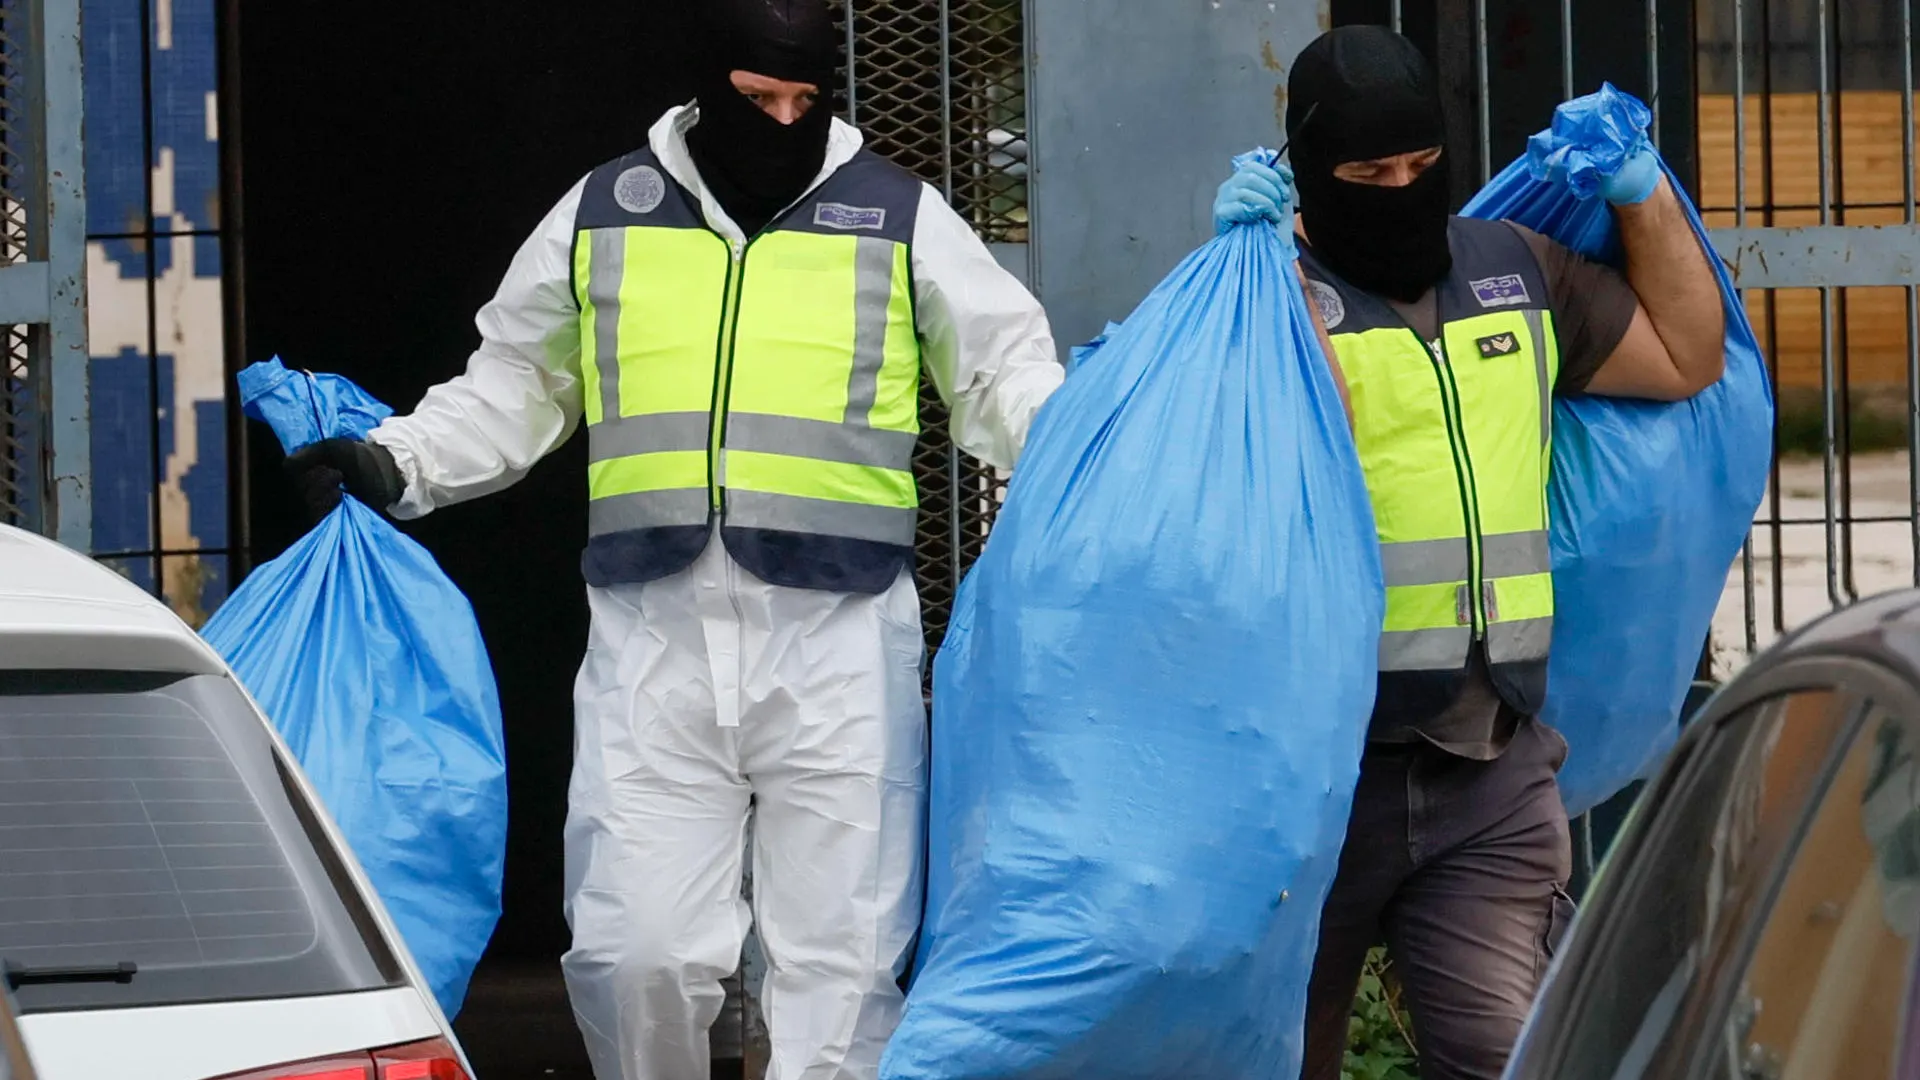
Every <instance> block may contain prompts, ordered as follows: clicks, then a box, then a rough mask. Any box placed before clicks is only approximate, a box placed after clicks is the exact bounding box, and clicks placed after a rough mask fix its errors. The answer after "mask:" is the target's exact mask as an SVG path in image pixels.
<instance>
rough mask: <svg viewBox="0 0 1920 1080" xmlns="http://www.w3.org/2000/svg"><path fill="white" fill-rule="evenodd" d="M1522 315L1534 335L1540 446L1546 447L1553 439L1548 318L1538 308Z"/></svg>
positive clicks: (1530, 332) (1529, 330) (1528, 310)
mask: <svg viewBox="0 0 1920 1080" xmlns="http://www.w3.org/2000/svg"><path fill="white" fill-rule="evenodd" d="M1520 314H1522V315H1524V316H1526V319H1527V333H1529V334H1532V335H1533V370H1534V381H1535V382H1536V383H1537V384H1539V387H1540V445H1541V446H1546V445H1548V444H1549V443H1550V442H1551V441H1552V439H1553V381H1552V379H1551V378H1550V373H1549V372H1548V371H1547V318H1546V315H1545V314H1543V313H1542V312H1541V311H1540V309H1538V308H1528V309H1526V310H1525V311H1522V312H1521V313H1520Z"/></svg>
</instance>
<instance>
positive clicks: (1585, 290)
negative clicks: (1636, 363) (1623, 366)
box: [1508, 222, 1640, 397]
mask: <svg viewBox="0 0 1920 1080" xmlns="http://www.w3.org/2000/svg"><path fill="white" fill-rule="evenodd" d="M1508 224H1509V225H1512V222H1508ZM1513 229H1514V231H1515V232H1517V233H1519V234H1520V236H1521V238H1522V239H1524V240H1526V242H1527V246H1528V247H1530V248H1532V249H1533V257H1534V258H1535V260H1537V261H1538V262H1539V263H1540V273H1541V276H1542V277H1544V278H1545V279H1546V281H1547V293H1548V297H1549V306H1550V307H1551V308H1552V310H1553V324H1554V330H1555V332H1556V334H1557V336H1558V337H1559V339H1560V378H1559V381H1557V382H1556V383H1555V384H1554V388H1553V390H1554V393H1556V394H1559V395H1561V396H1562V397H1572V396H1574V395H1577V394H1580V393H1583V392H1585V390H1586V388H1587V384H1588V383H1589V382H1592V381H1593V377H1594V375H1596V374H1597V373H1599V371H1600V368H1601V366H1602V365H1604V364H1605V363H1606V362H1607V358H1608V357H1611V356H1612V355H1613V350H1614V349H1615V348H1617V347H1618V346H1619V344H1620V341H1621V339H1622V338H1624V337H1626V336H1627V327H1629V326H1631V325H1632V324H1633V315H1634V312H1636V311H1638V310H1639V308H1640V298H1639V297H1638V296H1636V295H1634V292H1633V287H1632V286H1631V285H1628V284H1627V279H1626V278H1625V277H1624V276H1622V275H1621V273H1620V272H1619V271H1618V270H1615V269H1614V268H1612V267H1610V266H1607V265H1604V264H1602V263H1597V262H1594V261H1592V260H1590V259H1588V258H1586V257H1585V256H1583V255H1580V254H1578V253H1576V252H1574V251H1572V250H1571V249H1569V248H1566V247H1564V246H1562V245H1560V244H1558V243H1555V242H1554V241H1552V240H1549V239H1547V238H1546V237H1544V236H1542V235H1540V234H1539V233H1537V232H1534V231H1533V230H1532V229H1528V228H1526V227H1524V226H1521V225H1513Z"/></svg>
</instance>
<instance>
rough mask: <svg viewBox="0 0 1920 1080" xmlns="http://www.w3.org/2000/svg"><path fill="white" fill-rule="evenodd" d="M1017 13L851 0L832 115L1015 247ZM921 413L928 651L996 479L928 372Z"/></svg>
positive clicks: (1003, 2)
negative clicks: (956, 430)
mask: <svg viewBox="0 0 1920 1080" xmlns="http://www.w3.org/2000/svg"><path fill="white" fill-rule="evenodd" d="M1021 15H1022V13H1021V0H937V2H935V0H852V2H851V11H850V12H848V11H846V9H844V8H843V19H842V27H843V30H844V32H845V34H846V56H847V69H846V72H845V74H847V75H848V76H850V77H846V78H843V80H842V85H843V86H844V87H846V88H847V89H846V96H845V99H844V100H843V101H842V102H840V104H841V106H842V115H844V116H846V117H847V118H848V120H850V121H851V122H852V123H854V124H856V125H858V126H859V127H860V128H861V129H862V130H863V131H865V132H866V134H867V137H868V139H869V140H870V145H871V146H872V147H873V149H874V150H875V151H876V152H878V153H881V154H884V155H886V156H887V157H889V158H891V159H892V160H893V161H894V162H895V163H897V164H899V165H901V166H903V167H905V168H907V169H909V170H911V171H913V172H914V173H916V174H918V175H919V176H920V177H921V178H922V179H924V180H926V181H927V182H928V183H930V184H932V185H933V186H934V187H936V188H938V189H939V190H940V191H941V192H942V193H943V194H945V195H946V196H947V201H948V202H950V203H951V204H952V205H953V207H954V208H955V209H956V210H958V211H959V212H960V214H961V216H962V217H964V218H966V219H967V220H968V221H969V222H971V223H972V224H973V227H974V230H975V231H976V232H978V233H979V234H980V236H981V238H982V239H984V240H986V241H987V242H988V243H989V244H990V245H996V246H998V250H999V251H1002V252H1009V253H1013V252H1016V251H1017V250H1018V249H1014V248H1011V247H1009V246H1007V245H1017V244H1024V243H1025V241H1026V239H1027V190H1026V48H1025V36H1024V33H1023V31H1022V26H1023V20H1022V17H1021ZM1018 269H1019V267H1018V266H1016V270H1018ZM920 415H921V422H922V423H923V424H924V425H925V430H924V431H923V433H922V434H921V437H920V444H919V448H918V450H917V451H916V453H915V455H914V471H915V473H916V474H917V476H918V478H919V481H920V508H921V509H920V529H919V536H918V543H917V544H916V550H917V552H918V557H919V565H918V571H919V573H918V577H919V585H920V601H921V610H922V615H923V619H924V622H925V625H926V635H927V653H928V656H929V657H931V656H932V654H933V652H934V650H935V649H937V648H938V647H939V644H940V640H941V638H942V637H944V636H945V635H946V629H947V617H948V615H949V614H950V613H951V612H952V609H953V596H954V592H955V590H957V589H958V588H959V587H960V578H961V576H962V575H964V574H965V573H966V571H967V568H968V567H969V566H971V565H973V561H974V559H976V558H978V557H979V555H980V549H981V547H982V546H983V545H984V544H985V543H986V540H987V530H988V528H989V527H990V526H991V524H992V520H993V514H994V511H995V509H996V508H997V507H998V506H999V501H1000V499H1001V498H1002V497H1003V495H1004V487H1003V482H1002V479H1001V478H999V477H996V476H995V475H994V474H993V471H992V470H990V469H987V468H985V467H983V466H982V465H981V464H980V463H979V462H978V461H975V460H973V459H972V458H969V457H967V456H966V455H964V454H962V453H960V452H959V451H958V450H956V449H955V448H954V446H953V444H952V442H951V441H949V439H948V437H947V414H946V410H945V408H944V407H943V406H942V405H941V403H940V398H939V395H938V394H936V393H935V392H934V388H933V384H932V382H931V381H930V380H929V381H928V382H926V383H925V384H924V385H923V386H922V388H921V412H920ZM931 670H932V665H931V664H929V665H928V671H929V672H930V671H931Z"/></svg>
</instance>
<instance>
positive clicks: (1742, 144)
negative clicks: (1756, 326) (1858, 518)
mask: <svg viewBox="0 0 1920 1080" xmlns="http://www.w3.org/2000/svg"><path fill="white" fill-rule="evenodd" d="M1765 107H1766V104H1765V102H1764V101H1763V102H1762V103H1761V108H1765ZM1733 223H1734V225H1735V227H1737V228H1740V229H1745V228H1746V227H1747V5H1746V0H1733ZM1739 295H1740V300H1741V303H1742V304H1743V305H1744V304H1745V303H1746V294H1745V293H1744V292H1742V293H1740V294H1739ZM1740 582H1741V589H1740V591H1741V599H1742V605H1741V615H1742V617H1743V618H1744V628H1745V630H1746V644H1747V655H1749V656H1751V655H1753V654H1754V652H1755V651H1757V650H1758V649H1759V648H1760V614H1759V611H1758V610H1757V608H1758V598H1757V597H1755V596H1754V578H1753V529H1752V528H1751V527H1750V528H1748V529H1747V539H1746V542H1745V543H1743V544H1741V545H1740Z"/></svg>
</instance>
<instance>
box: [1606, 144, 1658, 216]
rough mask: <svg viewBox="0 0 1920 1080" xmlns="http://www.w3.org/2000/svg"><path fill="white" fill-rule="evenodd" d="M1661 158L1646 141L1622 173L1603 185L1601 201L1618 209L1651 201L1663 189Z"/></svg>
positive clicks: (1639, 146)
mask: <svg viewBox="0 0 1920 1080" xmlns="http://www.w3.org/2000/svg"><path fill="white" fill-rule="evenodd" d="M1663 175H1665V173H1664V171H1663V170H1662V169H1661V168H1660V155H1659V154H1658V153H1656V152H1655V151H1654V149H1653V147H1652V146H1651V145H1649V144H1648V143H1647V141H1646V140H1645V139H1642V140H1641V141H1640V144H1639V145H1638V146H1635V147H1634V148H1633V150H1632V151H1631V152H1630V153H1628V154H1627V159H1626V160H1625V161H1623V162H1621V163H1620V169H1619V171H1617V172H1615V173H1614V174H1613V175H1612V176H1609V177H1607V178H1606V179H1605V180H1602V181H1601V182H1600V197H1601V198H1603V199H1605V200H1607V201H1608V202H1609V203H1612V204H1613V205H1614V206H1632V205H1634V204H1635V203H1643V202H1646V201H1647V198H1648V196H1650V195H1652V194H1653V192H1654V189H1656V188H1658V187H1659V186H1660V177H1661V176H1663Z"/></svg>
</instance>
